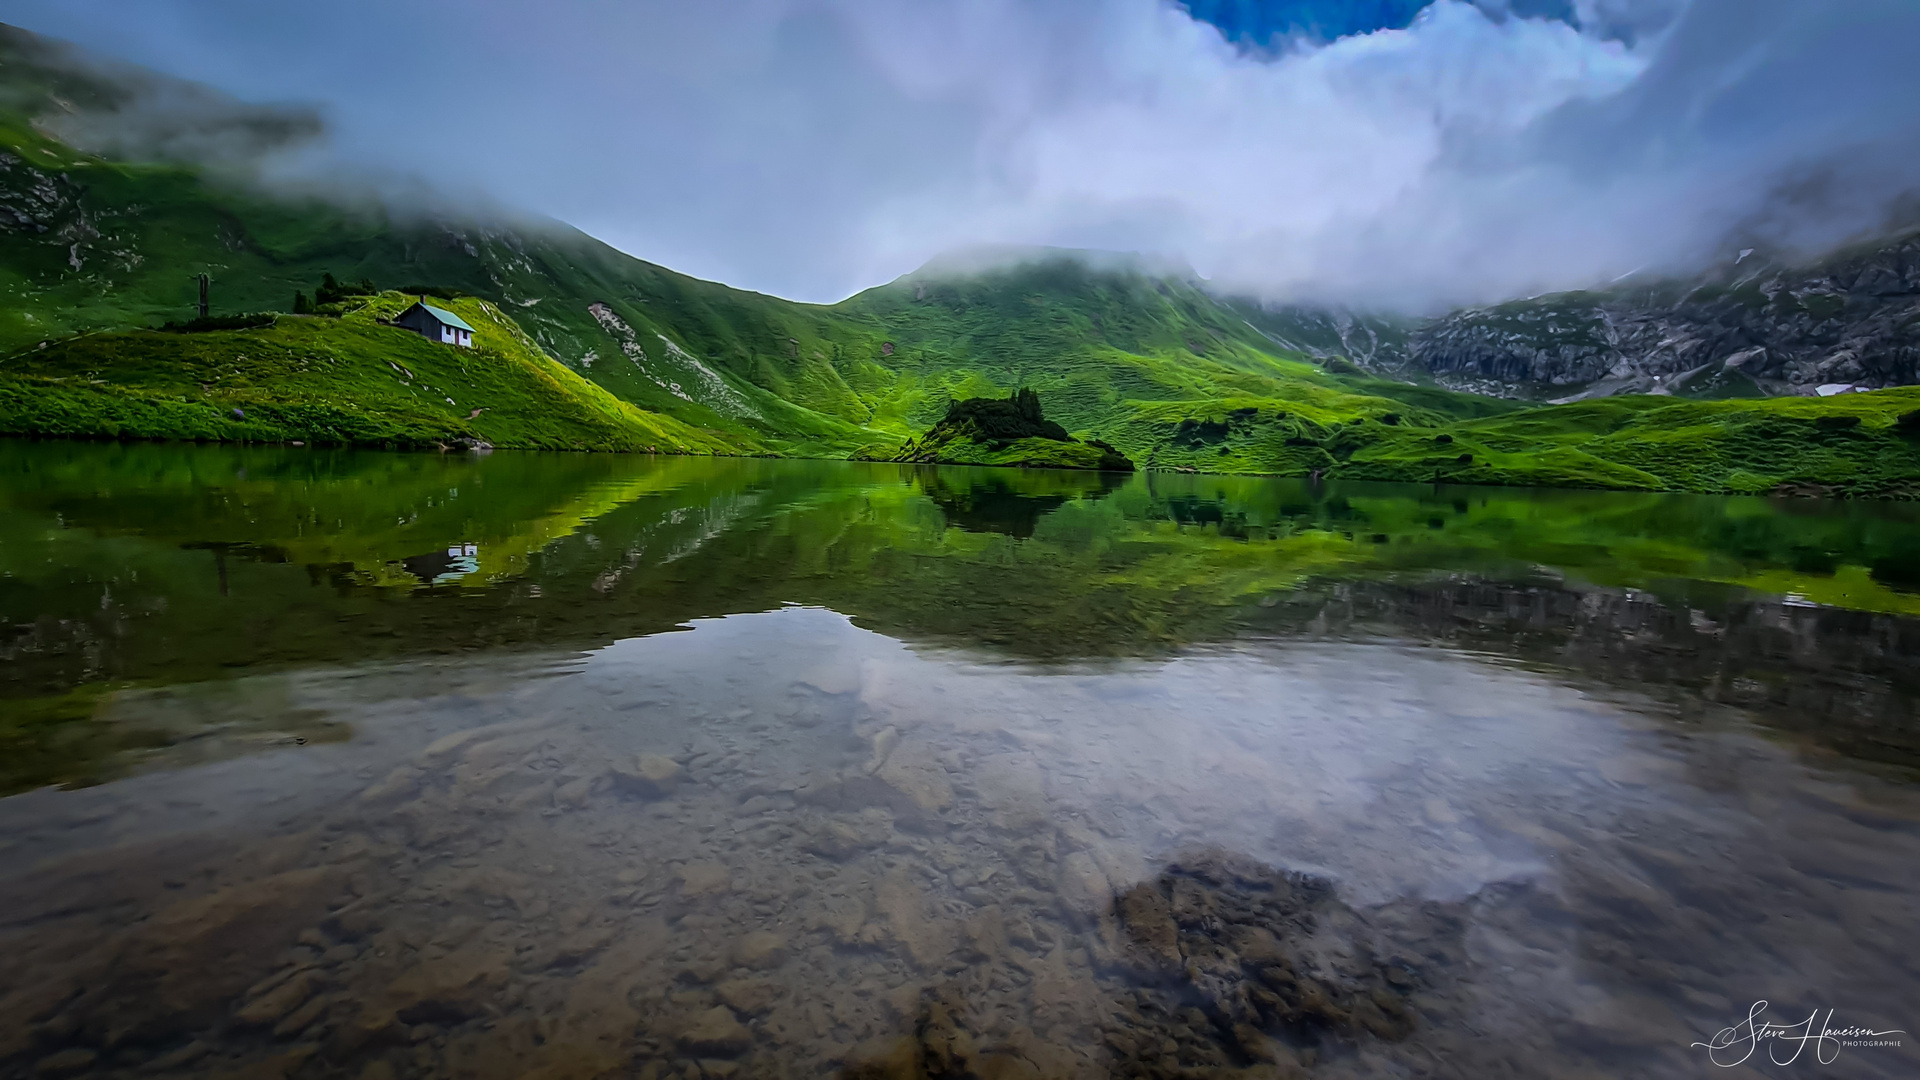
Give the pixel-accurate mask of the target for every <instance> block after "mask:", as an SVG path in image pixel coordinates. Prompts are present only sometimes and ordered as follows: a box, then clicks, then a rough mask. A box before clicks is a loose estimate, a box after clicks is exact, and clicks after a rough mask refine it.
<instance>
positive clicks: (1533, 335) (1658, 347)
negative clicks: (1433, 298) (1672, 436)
mask: <svg viewBox="0 0 1920 1080" xmlns="http://www.w3.org/2000/svg"><path fill="white" fill-rule="evenodd" d="M1403 365H1404V366H1408V367H1414V368H1416V369H1421V370H1424V371H1426V372H1428V373H1430V374H1432V375H1434V376H1435V377H1437V378H1439V379H1440V380H1441V381H1442V382H1444V383H1448V384H1450V385H1455V386H1458V387H1459V388H1461V389H1473V390H1478V391H1481V392H1487V391H1489V390H1491V391H1493V392H1503V393H1505V394H1507V395H1509V396H1526V397H1550V398H1557V397H1562V396H1565V397H1584V396H1599V395H1604V394H1609V393H1622V392H1632V393H1675V392H1681V393H1703V394H1709V395H1711V394H1713V393H1714V392H1715V391H1720V392H1722V393H1747V394H1751V393H1753V392H1754V391H1756V390H1757V391H1759V392H1763V393H1767V394H1792V393H1808V392H1811V391H1812V390H1813V388H1814V387H1816V386H1819V385H1821V384H1826V383H1847V384H1852V385H1855V386H1860V387H1863V388H1878V387H1884V386H1901V385H1907V384H1911V383H1915V382H1920V231H1909V232H1906V233H1902V234H1899V235H1897V236H1895V237H1893V238H1891V239H1887V240H1883V241H1879V242H1876V243H1874V244H1871V245H1863V246H1861V247H1856V248H1853V249H1848V250H1845V251H1841V252H1838V253H1836V254H1834V255H1832V256H1829V257H1827V258H1826V259H1823V260H1821V261H1820V262H1818V263H1816V264H1814V265H1811V266H1787V265H1782V264H1779V263H1775V262H1771V261H1768V260H1767V259H1765V258H1764V257H1755V256H1754V255H1753V254H1752V253H1751V252H1749V253H1747V254H1746V255H1744V256H1742V257H1741V258H1739V259H1736V260H1734V261H1733V262H1732V263H1730V264H1728V265H1726V266H1723V267H1719V268H1717V269H1715V270H1713V271H1710V272H1709V273H1707V274H1704V275H1702V276H1701V277H1700V278H1697V279H1695V280H1692V281H1685V282H1663V283H1658V284H1654V285H1651V286H1629V287H1621V288H1616V289H1611V290H1607V291H1605V292H1575V293H1558V294H1553V295H1549V296H1543V297H1536V298H1533V299H1529V300H1519V301H1512V302H1509V303H1505V304H1500V305H1496V306H1493V307H1486V308H1471V309H1465V310H1461V311H1456V312H1453V313H1451V314H1449V315H1446V316H1443V317H1441V318H1438V319H1434V320H1432V321H1431V322H1428V323H1427V324H1425V325H1423V326H1421V327H1420V328H1418V329H1417V330H1415V331H1414V332H1413V333H1412V334H1411V335H1410V337H1409V339H1408V345H1407V355H1406V356H1405V358H1404V360H1403Z"/></svg>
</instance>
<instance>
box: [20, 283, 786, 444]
mask: <svg viewBox="0 0 1920 1080" xmlns="http://www.w3.org/2000/svg"><path fill="white" fill-rule="evenodd" d="M411 302H412V298H411V297H407V296H404V295H402V294H399V293H387V294H385V295H383V296H379V297H369V298H367V299H366V300H365V301H364V302H363V303H361V304H360V305H359V306H358V307H357V308H356V310H354V311H352V312H350V313H348V314H346V315H344V316H342V317H338V318H329V317H322V316H290V315H282V316H278V317H275V318H273V321H272V323H271V325H268V326H264V327H258V328H253V329H244V330H214V331H203V332H195V333H184V332H174V331H165V330H130V331H119V332H107V333H91V334H83V335H79V336H76V337H70V338H65V339H63V340H61V341H59V342H57V343H55V344H52V345H49V346H48V347H46V348H44V349H31V350H28V351H25V352H22V353H18V354H16V355H14V356H12V357H9V358H7V359H5V360H3V361H0V433H8V434H35V435H79V436H109V437H124V438H189V439H206V440H219V441H230V442H290V441H296V440H297V441H302V442H308V443H314V444H317V445H327V444H337V445H374V446H390V447H433V446H439V447H443V448H445V447H452V446H476V445H480V444H487V445H492V446H496V447H518V448H525V449H546V450H651V451H659V452H665V453H706V454H711V453H737V452H741V451H742V450H746V451H755V450H758V449H760V447H758V446H757V445H755V444H753V443H751V442H747V441H743V440H741V439H739V438H738V437H737V436H736V437H729V436H723V435H719V434H716V433H713V432H708V431H702V430H700V429H697V428H694V427H691V426H690V425H688V424H686V423H683V422H681V421H679V420H675V419H673V418H671V417H667V416H661V415H658V414H655V413H649V412H645V411H643V410H641V409H638V408H636V407H634V406H633V405H631V404H629V403H627V402H625V401H621V400H620V399H619V398H616V397H614V396H613V395H612V394H610V393H608V392H607V391H606V390H604V389H602V388H601V387H599V386H597V385H595V384H594V383H592V382H589V381H587V380H586V379H583V378H581V377H580V376H579V375H577V374H575V373H574V372H573V371H571V370H569V369H567V368H566V367H563V366H562V365H560V364H558V363H556V362H554V361H553V360H552V359H551V358H550V357H548V356H547V355H546V354H544V353H542V352H540V351H539V350H538V349H537V348H534V347H533V346H532V343H531V342H529V341H528V340H527V339H526V336H525V335H524V334H523V333H521V332H520V330H519V328H518V327H516V326H515V325H514V324H513V321H512V320H511V319H507V318H505V317H504V316H502V315H501V313H500V311H499V309H498V308H496V307H494V306H493V305H492V304H490V303H487V302H486V301H483V300H472V299H469V300H463V301H443V302H444V303H447V304H449V305H450V306H451V307H452V308H453V310H454V311H455V312H456V313H457V314H459V315H460V316H461V317H462V318H464V319H466V321H467V322H469V323H471V324H472V325H473V326H474V327H475V329H476V331H477V333H476V334H475V337H474V347H473V348H471V349H464V348H456V347H454V346H450V345H441V344H439V343H437V342H430V341H428V340H426V339H425V338H423V337H420V336H419V335H417V334H415V333H413V332H411V331H408V330H404V329H400V328H398V327H392V326H385V325H382V324H381V323H380V321H379V320H380V319H382V318H389V317H391V316H393V315H395V314H398V313H399V312H400V311H401V310H404V309H405V308H406V307H407V306H408V305H409V304H410V303H411Z"/></svg>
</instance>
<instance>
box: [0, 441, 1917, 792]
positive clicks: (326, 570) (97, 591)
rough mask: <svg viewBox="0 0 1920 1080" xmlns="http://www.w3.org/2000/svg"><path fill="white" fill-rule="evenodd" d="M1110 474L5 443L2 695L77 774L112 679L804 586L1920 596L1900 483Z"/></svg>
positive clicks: (1066, 599) (1200, 605) (817, 600)
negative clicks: (1007, 504)
mask: <svg viewBox="0 0 1920 1080" xmlns="http://www.w3.org/2000/svg"><path fill="white" fill-rule="evenodd" d="M1109 483H1110V481H1108V480H1107V479H1106V478H1102V477H1099V476H1095V475H1089V474H1084V473H1045V472H1037V471H1029V472H1007V471H1002V470H985V469H973V470H970V469H930V468H926V467H912V466H896V465H879V464H874V465H859V464H842V463H827V462H770V461H750V460H749V461H741V460H730V459H717V460H716V459H696V458H645V457H624V456H614V455H585V454H580V455H530V454H507V453H500V454H494V455H491V456H487V457H480V458H474V457H464V456H462V457H440V456H427V455H404V454H383V453H371V452H331V453H315V452H304V451H293V450H281V449H262V448H256V449H240V448H192V447H174V446H113V445H104V446H103V445H87V444H74V443H58V442H54V443H38V444H29V443H0V511H3V512H0V625H4V626H5V627H6V628H7V629H6V630H5V631H4V633H5V637H4V639H0V657H4V660H3V661H0V698H4V699H5V700H6V701H7V702H8V707H7V709H6V710H5V711H6V713H7V714H8V716H9V717H11V718H13V719H11V720H9V722H8V723H9V725H10V726H7V727H5V729H4V731H0V741H4V742H7V743H9V744H10V745H11V746H12V749H6V748H5V747H0V751H3V752H4V754H6V755H8V756H10V759H11V760H17V761H19V762H29V761H31V762H38V763H39V764H37V765H35V766H34V769H33V770H28V772H31V774H32V775H33V776H34V777H37V778H39V779H46V778H49V777H52V778H56V779H58V778H65V779H72V778H75V777H78V776H83V775H87V774H88V773H89V770H93V769H95V768H96V765H95V764H89V763H98V762H100V761H102V760H104V757H103V755H104V756H106V757H110V756H112V754H113V753H114V752H115V751H116V750H117V749H118V748H120V747H123V746H126V745H137V744H139V743H141V742H142V741H143V740H145V741H151V740H153V739H156V738H162V736H161V735H158V734H155V733H151V732H105V733H103V732H101V731H99V730H97V729H96V728H95V727H88V726H84V725H86V724H88V723H89V722H88V721H87V720H86V719H85V718H86V717H87V716H88V715H90V714H91V710H92V709H93V708H94V706H95V704H96V703H97V702H98V701H99V700H100V695H101V694H102V693H103V692H105V691H107V690H109V689H110V688H112V687H118V686H129V685H158V684H166V683H173V682H182V681H201V680H207V679H221V678H226V677H229V676H231V675H233V674H235V673H240V672H258V671H272V670H286V669H292V668H300V667H307V666H314V665H334V664H341V663H352V662H358V661H366V660H382V659H402V658H409V657H420V656H425V655H432V654H437V653H442V652H449V651H466V650H473V649H531V650H553V649H561V650H565V649H587V648H597V647H600V646H602V645H605V644H607V643H608V642H611V641H613V640H617V639H620V638H625V637H632V636H637V635H643V634H651V633H658V632H661V631H665V630H669V629H671V628H672V627H675V626H678V625H681V624H683V623H684V622H685V621H686V620H688V619H692V618H701V617H712V616H719V615H725V614H730V613H736V612H745V611H758V610H766V609H769V608H773V607H777V606H779V605H781V604H785V603H803V604H817V605H821V606H825V607H830V608H833V609H834V610H837V611H841V612H844V613H847V614H849V615H851V616H853V617H855V618H856V619H857V620H859V621H860V622H861V623H863V624H865V625H867V626H870V627H872V628H874V629H876V630H881V631H883V632H886V633H888V634H891V635H894V636H897V637H900V638H902V639H905V640H909V641H916V642H929V643H939V644H945V645H953V646H960V647H965V648H970V649H979V650H985V651H988V652H990V653H997V654H1001V655H1005V656H1009V657H1015V658H1023V659H1031V660H1063V661H1070V660H1078V659H1086V658H1095V657H1125V656H1150V655H1160V654H1164V653H1166V652H1168V651H1170V650H1176V649H1179V648H1182V647H1185V646H1189V645H1192V644H1196V643H1203V642H1207V641H1217V640H1223V639H1225V638H1228V637H1231V636H1233V635H1235V634H1237V633H1240V632H1243V631H1244V630H1245V629H1246V628H1248V627H1258V626H1260V625H1263V619H1265V617H1266V616H1265V615H1264V614H1263V613H1265V612H1267V611H1268V610H1269V609H1268V605H1269V604H1275V603H1280V604H1281V605H1282V607H1283V608H1284V607H1285V604H1286V603H1287V602H1289V601H1288V598H1289V597H1293V596H1297V595H1304V594H1300V593H1297V592H1296V591H1295V590H1297V589H1300V588H1302V587H1303V586H1312V587H1314V588H1320V587H1321V585H1322V584H1325V585H1327V586H1328V587H1339V586H1341V585H1342V584H1343V583H1347V584H1352V585H1354V586H1355V587H1358V586H1359V585H1360V584H1362V583H1381V582H1393V583H1398V585H1397V586H1396V587H1400V586H1404V587H1406V588H1409V589H1413V590H1414V591H1415V592H1416V593H1417V592H1419V591H1420V590H1423V589H1441V590H1444V589H1446V588H1448V587H1449V586H1448V585H1447V584H1446V583H1447V582H1449V581H1462V580H1465V581H1474V580H1478V581H1493V582H1510V583H1518V584H1516V585H1515V586H1514V587H1515V588H1516V589H1519V590H1520V591H1522V592H1524V591H1525V590H1527V589H1532V588H1536V587H1545V588H1550V589H1557V588H1563V587H1565V588H1575V589H1580V588H1587V587H1588V586H1582V585H1579V584H1577V583H1580V582H1587V583H1592V584H1593V585H1598V586H1604V587H1608V588H1613V589H1625V590H1634V591H1636V594H1639V595H1647V594H1651V595H1654V596H1659V597H1665V598H1666V602H1667V603H1670V604H1675V605H1678V606H1679V607H1680V609H1682V610H1683V611H1684V610H1686V609H1699V610H1702V611H1706V612H1708V613H1710V616H1711V617H1712V618H1714V619H1718V618H1721V617H1722V616H1720V615H1718V614H1712V613H1716V612H1719V611H1721V610H1723V609H1727V608H1729V606H1730V605H1731V606H1737V605H1739V604H1741V603H1745V602H1746V601H1743V600H1741V599H1740V598H1741V597H1742V596H1745V595H1748V594H1750V593H1754V592H1758V593H1763V594H1769V595H1774V596H1779V595H1786V594H1793V595H1797V596H1799V597H1802V598H1805V599H1807V600H1811V601H1814V602H1817V603H1822V604H1829V605H1832V606H1833V607H1835V608H1842V609H1852V610H1854V611H1859V612H1879V613H1886V614H1893V615H1909V616H1914V615H1920V588H1916V585H1917V584H1920V583H1916V582H1915V581H1914V580H1913V574H1912V572H1911V570H1910V567H1911V566H1912V565H1914V564H1915V560H1916V557H1917V556H1920V550H1916V545H1915V541H1914V539H1913V538H1914V537H1916V536H1920V508H1915V507H1914V506H1912V505H1908V504H1888V503H1860V502H1846V503H1814V502H1808V501H1804V500H1790V501H1770V500H1763V499H1757V498H1738V499H1728V498H1712V497H1698V496H1666V495H1651V494H1628V495H1617V494H1607V493H1597V492H1568V491H1561V492H1551V491H1548V492H1542V491H1533V492H1516V491H1512V490H1504V489H1495V488H1466V487H1441V488H1433V487H1396V486H1387V485H1339V484H1329V485H1325V486H1323V487H1320V488H1316V487H1314V486H1311V485H1308V484H1306V483H1303V482H1298V481H1274V480H1260V479H1255V478H1244V477H1219V476H1177V475H1170V474H1164V473H1161V474H1143V475H1134V476H1131V477H1127V478H1125V479H1124V480H1123V481H1121V482H1120V483H1119V486H1117V487H1110V486H1109ZM1005 500H1013V501H1014V502H1015V503H1016V504H1018V506H1017V509H1016V511H1006V512H1003V511H1004V509H1005V508H1004V507H1002V506H1000V505H999V504H1000V503H1001V502H1002V501H1005ZM983 504H985V509H984V510H983V509H982V507H983ZM968 514H983V515H984V516H983V517H982V518H980V519H979V520H975V521H973V522H971V523H969V522H968V521H967V520H964V519H965V517H966V515H968ZM1009 517H1011V526H1009ZM956 525H957V526H959V527H955V526H956ZM995 525H998V526H1000V527H999V528H994V527H993V526H995ZM460 543H471V544H476V545H478V548H479V553H478V554H479V563H480V565H479V567H478V568H477V569H476V570H475V571H474V572H473V573H471V574H470V575H468V576H467V577H466V578H463V579H460V581H461V584H462V585H465V586H469V587H463V588H431V589H422V588H414V587H411V586H413V585H414V584H415V583H416V581H417V577H416V575H415V574H414V573H411V572H409V569H408V568H407V567H406V566H405V565H404V564H403V563H402V560H405V559H408V558H409V557H412V556H418V555H422V554H428V553H432V552H436V551H444V550H445V548H446V547H448V546H449V545H455V544H460ZM1903 568H1909V569H1903ZM1555 582H1572V583H1575V584H1573V585H1568V586H1561V585H1555V584H1554V583H1555ZM394 586H407V587H394ZM1369 587H1371V586H1369ZM1682 623H1683V625H1684V623H1685V620H1684V619H1682ZM1423 632H1424V631H1423ZM74 724H81V725H83V726H81V727H74V726H72V725H74ZM171 737H172V736H170V735H169V736H166V738H171ZM59 747H66V748H67V749H66V750H60V749H58V748H59ZM62 761H64V762H66V764H65V765H60V767H59V768H54V767H53V765H49V764H48V763H49V762H53V763H54V764H56V765H57V764H58V763H59V762H62ZM22 768H23V769H24V768H25V766H24V765H23V766H22ZM49 769H51V770H52V771H51V772H49V771H48V770H49ZM28 772H21V773H20V774H19V779H20V780H21V781H23V782H24V780H25V779H27V777H28ZM10 775H11V774H10Z"/></svg>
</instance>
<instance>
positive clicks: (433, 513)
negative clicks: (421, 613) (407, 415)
mask: <svg viewBox="0 0 1920 1080" xmlns="http://www.w3.org/2000/svg"><path fill="white" fill-rule="evenodd" d="M676 461H678V462H679V467H678V468H676V469H662V468H660V467H659V466H658V464H657V462H658V459H653V458H635V457H613V456H607V455H586V454H567V455H555V456H552V457H535V456H531V455H525V454H512V453H497V454H489V455H466V454H460V455H404V454H381V453H369V452H360V451H336V452H306V451H300V450H286V449H281V448H258V449H241V448H231V447H221V448H200V447H181V446H153V447H148V446H136V447H120V446H115V447H95V446H87V445H82V444H60V443H46V444H29V443H19V442H5V441H0V473H4V474H5V475H9V476H12V477H15V478H16V479H15V482H13V483H10V484H8V485H7V486H5V487H4V488H0V507H4V508H5V510H6V513H7V516H8V519H9V520H10V521H11V522H13V523H14V524H15V525H16V526H27V525H28V523H30V522H32V521H33V520H34V516H35V515H40V521H41V522H45V521H46V519H47V518H48V517H51V516H57V518H58V520H59V521H61V522H62V523H63V524H64V525H66V526H68V527H69V528H72V527H79V528H84V529H87V530H91V531H93V532H96V533H98V534H102V535H109V536H112V535H117V536H122V537H133V536H136V535H137V536H138V537H139V538H140V540H141V541H142V542H143V543H149V544H150V543H159V544H177V545H179V546H181V547H192V548H205V549H213V550H221V551H226V552H230V553H231V554H232V555H233V557H236V558H242V559H244V558H249V557H251V558H255V559H260V560H265V561H271V562H290V563H296V564H300V565H306V566H316V567H324V568H326V569H327V570H328V571H329V572H331V573H335V574H349V575H351V576H352V577H353V578H354V579H355V580H359V581H364V582H367V583H369V584H382V585H385V584H409V585H410V584H412V583H413V582H414V580H415V579H414V578H413V577H412V576H410V575H408V574H406V573H405V572H404V571H403V570H401V568H400V566H399V563H400V561H401V560H402V559H404V558H406V557H408V556H412V555H416V554H419V553H422V552H430V551H434V550H439V549H444V548H446V547H447V546H449V545H457V544H462V543H467V544H475V545H477V546H478V548H479V550H478V552H477V558H478V569H477V570H476V571H474V572H473V573H471V574H469V575H468V576H467V577H465V578H463V579H462V580H461V582H460V584H463V585H469V586H477V585H484V584H488V583H491V582H496V581H502V580H506V579H508V578H511V577H513V576H515V575H517V574H520V573H523V572H524V571H525V569H526V566H527V559H528V557H529V556H530V555H531V554H532V553H534V552H537V551H539V550H541V549H542V548H544V547H546V546H547V545H548V544H550V543H552V542H553V541H554V540H556V539H558V538H559V537H562V536H565V535H567V534H569V533H571V532H573V531H574V530H575V529H577V528H579V527H580V526H581V525H582V524H584V523H586V522H587V521H590V520H592V519H594V518H597V517H599V516H600V515H601V514H604V513H606V512H607V511H608V510H611V509H612V508H614V507H616V506H620V505H624V504H626V503H630V502H633V501H635V500H636V499H640V498H642V497H644V496H647V495H651V494H655V493H657V492H658V491H660V490H663V489H665V488H670V487H672V486H673V485H675V484H677V483H681V482H684V479H685V477H687V476H688V475H691V474H697V473H699V472H700V465H699V464H697V463H695V462H691V461H679V459H676ZM29 462H30V463H31V464H28V463H29ZM29 529H30V531H33V532H34V533H35V534H36V535H49V536H58V537H61V538H70V537H73V536H74V535H75V534H72V533H42V532H41V530H44V529H45V525H44V524H41V525H38V526H37V527H36V526H29ZM21 550H22V547H21V545H19V544H14V545H9V546H8V547H7V548H6V549H5V550H4V552H0V559H4V561H5V562H6V563H7V564H9V565H7V567H6V570H7V573H8V574H9V575H12V576H32V575H33V574H34V572H35V565H34V560H32V559H26V560H24V561H22V560H20V559H18V558H12V559H7V558H5V556H6V555H14V556H18V555H19V553H20V551H21ZM110 557H117V554H116V555H114V556H110Z"/></svg>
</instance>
